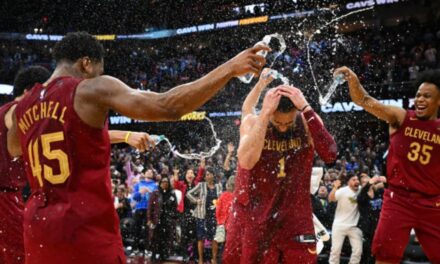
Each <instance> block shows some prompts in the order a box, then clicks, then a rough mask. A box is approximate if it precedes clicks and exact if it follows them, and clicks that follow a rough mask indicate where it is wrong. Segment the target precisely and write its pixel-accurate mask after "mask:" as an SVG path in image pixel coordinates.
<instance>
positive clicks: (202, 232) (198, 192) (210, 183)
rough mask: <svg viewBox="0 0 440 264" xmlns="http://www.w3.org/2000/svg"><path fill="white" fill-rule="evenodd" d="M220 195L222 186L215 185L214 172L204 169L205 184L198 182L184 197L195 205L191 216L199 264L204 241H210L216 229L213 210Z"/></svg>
mask: <svg viewBox="0 0 440 264" xmlns="http://www.w3.org/2000/svg"><path fill="white" fill-rule="evenodd" d="M221 193H222V185H221V184H215V171H214V170H213V168H212V167H208V168H206V175H205V182H200V183H199V184H197V186H196V187H194V188H193V189H192V190H191V191H189V192H188V193H187V194H186V197H188V199H189V200H190V201H191V202H192V203H195V204H197V206H196V209H195V210H194V212H193V216H194V217H195V218H196V219H197V220H196V221H197V222H196V225H197V250H198V253H199V259H198V261H199V264H203V263H204V262H203V254H204V242H205V239H206V240H208V241H212V240H213V239H214V235H215V229H216V227H217V220H216V219H215V208H216V204H217V199H218V198H219V197H220V194H221Z"/></svg>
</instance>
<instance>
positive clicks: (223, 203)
mask: <svg viewBox="0 0 440 264" xmlns="http://www.w3.org/2000/svg"><path fill="white" fill-rule="evenodd" d="M234 188H235V177H234V176H231V177H229V179H228V181H227V182H226V191H225V192H224V193H222V194H221V195H220V197H219V198H218V200H217V208H216V210H215V216H216V219H217V228H216V230H215V236H214V240H213V241H212V260H211V264H217V255H218V244H220V243H224V242H225V241H226V229H225V227H226V224H227V221H228V216H229V213H230V209H231V205H232V200H233V198H234V197H233V192H234Z"/></svg>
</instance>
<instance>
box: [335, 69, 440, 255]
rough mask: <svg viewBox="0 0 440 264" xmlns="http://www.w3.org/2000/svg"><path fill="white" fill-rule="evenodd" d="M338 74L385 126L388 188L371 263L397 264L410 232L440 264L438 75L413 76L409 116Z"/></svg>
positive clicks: (349, 73) (349, 76)
mask: <svg viewBox="0 0 440 264" xmlns="http://www.w3.org/2000/svg"><path fill="white" fill-rule="evenodd" d="M339 73H343V74H344V75H345V76H346V79H347V81H348V83H349V88H350V96H351V98H352V100H353V101H354V102H355V103H356V104H358V105H360V106H361V107H363V108H364V109H365V110H366V111H368V112H370V113H371V114H373V115H375V116H376V117H378V118H380V119H382V120H385V121H387V122H388V123H389V129H390V146H389V152H388V157H387V177H388V184H389V188H388V189H387V190H386V191H385V194H384V201H383V206H382V211H381V215H380V219H379V224H378V227H377V229H376V233H375V237H374V240H373V246H372V249H373V250H372V251H373V254H374V255H375V257H376V260H377V262H376V263H400V260H401V258H402V255H403V252H404V250H405V248H406V245H407V243H408V239H409V234H410V231H411V229H414V230H415V232H416V235H417V238H418V240H419V242H420V244H421V245H422V248H423V251H424V252H425V253H426V255H427V256H428V258H429V260H430V261H431V262H432V263H440V251H439V246H440V225H439V223H440V119H439V118H438V110H439V107H440V71H439V70H436V71H427V72H424V73H421V74H420V75H419V78H418V80H417V82H416V85H417V87H418V90H417V93H416V98H415V101H414V104H415V111H412V110H404V109H402V108H400V107H396V106H387V105H384V104H382V103H381V102H379V101H378V100H376V99H374V98H373V97H371V96H370V95H369V94H368V93H367V92H366V91H365V90H364V88H363V87H362V85H361V84H360V82H359V79H358V78H357V76H356V74H355V73H353V72H352V71H351V70H350V69H348V68H347V67H342V68H340V69H337V70H336V72H335V74H339Z"/></svg>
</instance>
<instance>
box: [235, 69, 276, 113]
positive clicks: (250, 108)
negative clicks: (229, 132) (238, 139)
mask: <svg viewBox="0 0 440 264" xmlns="http://www.w3.org/2000/svg"><path fill="white" fill-rule="evenodd" d="M269 70H270V69H268V68H265V69H264V70H263V71H262V72H261V74H260V79H259V80H258V82H257V83H256V84H255V86H254V88H252V90H251V91H250V93H249V94H248V95H247V96H246V99H245V100H244V102H243V106H242V107H241V118H242V120H243V119H244V118H245V117H246V116H247V115H249V114H255V106H256V105H257V103H258V100H259V99H260V95H261V92H262V91H263V90H264V88H266V87H267V86H268V85H269V84H270V83H271V82H272V81H273V77H272V76H271V75H268V72H269Z"/></svg>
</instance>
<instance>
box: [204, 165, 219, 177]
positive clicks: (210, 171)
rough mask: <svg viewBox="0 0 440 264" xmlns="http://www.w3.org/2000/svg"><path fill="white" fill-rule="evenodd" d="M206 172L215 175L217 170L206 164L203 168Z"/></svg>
mask: <svg viewBox="0 0 440 264" xmlns="http://www.w3.org/2000/svg"><path fill="white" fill-rule="evenodd" d="M205 170H206V172H209V173H211V174H212V175H214V176H216V174H217V172H216V171H215V169H214V167H211V166H208V167H206V168H205Z"/></svg>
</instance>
